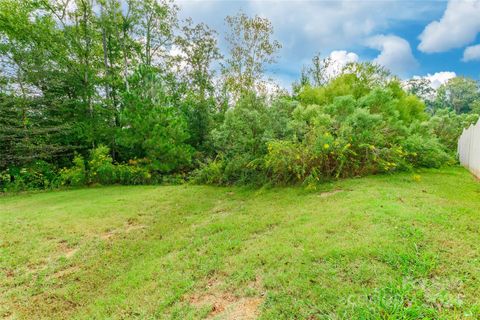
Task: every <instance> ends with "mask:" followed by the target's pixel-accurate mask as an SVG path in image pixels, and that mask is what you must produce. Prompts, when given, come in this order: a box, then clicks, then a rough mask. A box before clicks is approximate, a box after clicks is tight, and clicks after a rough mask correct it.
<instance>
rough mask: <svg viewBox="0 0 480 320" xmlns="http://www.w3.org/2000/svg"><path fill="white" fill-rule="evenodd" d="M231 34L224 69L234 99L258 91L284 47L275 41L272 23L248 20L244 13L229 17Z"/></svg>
mask: <svg viewBox="0 0 480 320" xmlns="http://www.w3.org/2000/svg"><path fill="white" fill-rule="evenodd" d="M225 21H226V23H227V25H228V27H229V29H230V30H229V33H228V35H227V37H226V40H227V42H228V45H229V48H230V56H229V57H228V58H227V59H226V61H225V64H224V66H223V74H224V77H225V82H226V85H227V87H228V88H229V89H230V90H231V91H232V95H233V98H234V99H237V98H238V97H239V96H241V95H242V94H244V93H245V92H248V91H254V90H256V89H258V88H259V86H261V85H262V84H263V83H262V81H263V80H264V79H263V78H264V73H265V68H266V66H267V65H268V64H271V63H274V62H275V61H276V54H277V52H278V51H279V50H280V48H281V47H282V46H281V44H280V43H279V42H278V41H277V40H274V39H272V36H273V26H272V23H271V22H270V21H269V20H268V19H266V18H261V17H259V16H255V17H253V18H250V17H248V16H247V15H246V14H244V13H239V14H237V15H235V16H227V18H226V19H225Z"/></svg>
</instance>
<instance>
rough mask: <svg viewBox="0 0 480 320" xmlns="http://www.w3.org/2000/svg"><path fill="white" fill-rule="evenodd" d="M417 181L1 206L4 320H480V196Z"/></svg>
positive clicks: (134, 192)
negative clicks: (315, 188)
mask: <svg viewBox="0 0 480 320" xmlns="http://www.w3.org/2000/svg"><path fill="white" fill-rule="evenodd" d="M419 174H420V175H421V180H420V181H415V179H413V178H412V174H398V175H391V176H389V175H384V176H373V177H367V178H361V179H351V180H344V181H340V182H336V183H331V184H325V185H323V186H322V187H321V188H322V189H323V190H317V191H306V190H303V189H301V188H275V189H260V190H252V189H245V188H233V187H232V188H220V187H207V186H138V187H120V186H119V187H108V188H107V187H105V188H91V189H80V190H70V191H57V192H45V193H36V194H22V195H11V196H4V197H0V318H2V317H4V318H7V319H17V318H18V319H38V318H45V319H47V318H48V319H65V318H68V319H122V318H123V319H132V318H133V319H200V318H219V319H225V318H226V319H241V318H247V319H252V318H255V317H258V318H260V319H442V318H445V319H464V318H465V319H478V318H479V317H480V183H479V182H478V181H476V180H475V179H474V178H473V177H472V176H471V175H470V174H469V173H468V172H466V171H465V170H464V169H462V168H448V169H442V170H425V171H421V172H419ZM332 190H337V191H336V192H332Z"/></svg>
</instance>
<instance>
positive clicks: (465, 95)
mask: <svg viewBox="0 0 480 320" xmlns="http://www.w3.org/2000/svg"><path fill="white" fill-rule="evenodd" d="M477 101H480V87H479V84H478V82H477V81H475V80H473V79H470V78H465V77H456V78H452V79H450V80H448V81H447V83H445V84H443V85H442V86H440V88H438V91H437V99H436V106H437V107H438V108H449V109H451V110H454V111H455V112H457V113H466V112H469V111H471V110H472V107H474V106H475V105H476V103H477Z"/></svg>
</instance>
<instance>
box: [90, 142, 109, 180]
mask: <svg viewBox="0 0 480 320" xmlns="http://www.w3.org/2000/svg"><path fill="white" fill-rule="evenodd" d="M88 177H89V181H90V183H100V184H113V183H115V165H114V164H113V159H112V157H111V156H110V149H109V148H108V147H106V146H103V145H101V146H99V147H97V148H95V149H93V150H92V151H91V152H90V161H88Z"/></svg>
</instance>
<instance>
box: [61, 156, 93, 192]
mask: <svg viewBox="0 0 480 320" xmlns="http://www.w3.org/2000/svg"><path fill="white" fill-rule="evenodd" d="M59 180H60V182H59V184H60V185H62V186H75V187H77V186H83V185H85V183H86V182H87V171H86V169H85V160H84V159H83V157H82V156H81V155H76V156H75V158H73V166H72V167H71V168H63V169H62V170H60V177H59Z"/></svg>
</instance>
